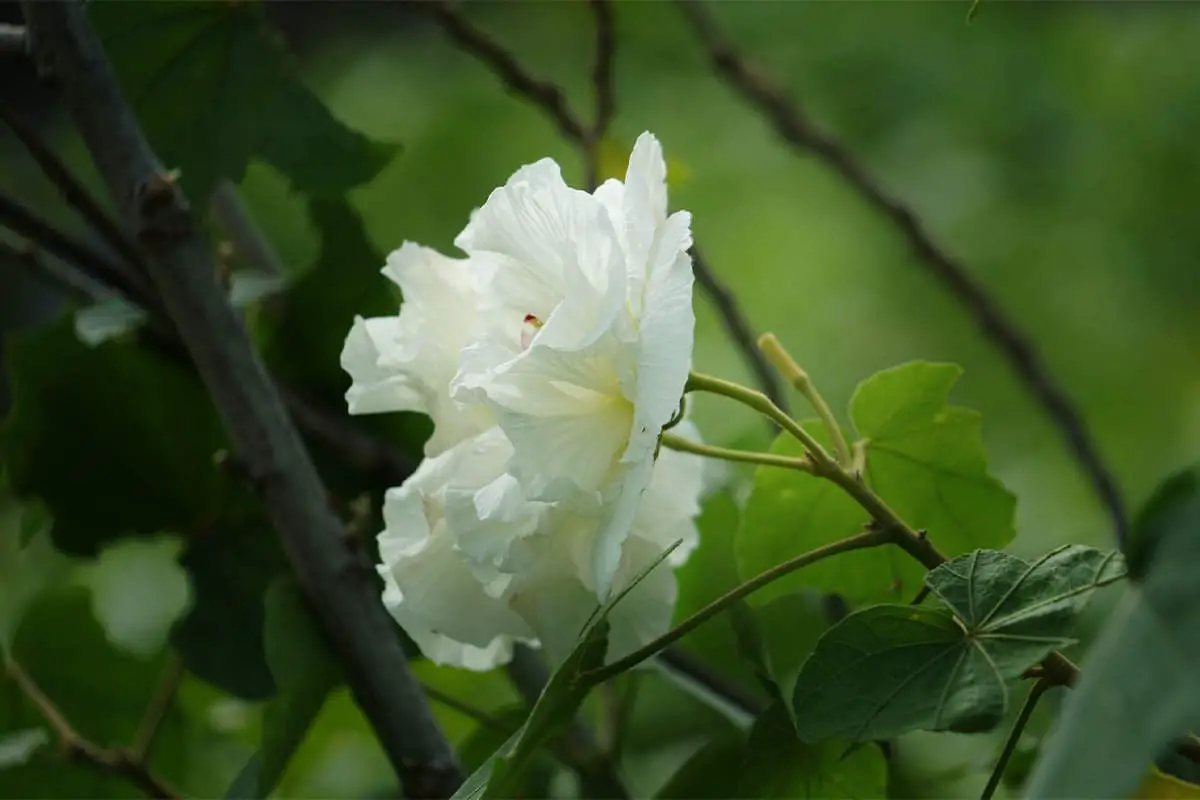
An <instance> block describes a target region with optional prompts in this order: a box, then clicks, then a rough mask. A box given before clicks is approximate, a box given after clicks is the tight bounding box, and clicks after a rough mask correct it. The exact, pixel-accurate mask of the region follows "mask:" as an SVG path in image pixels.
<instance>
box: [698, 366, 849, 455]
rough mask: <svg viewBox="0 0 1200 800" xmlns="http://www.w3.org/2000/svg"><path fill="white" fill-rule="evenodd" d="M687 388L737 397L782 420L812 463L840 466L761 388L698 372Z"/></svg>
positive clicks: (780, 423) (735, 398)
mask: <svg viewBox="0 0 1200 800" xmlns="http://www.w3.org/2000/svg"><path fill="white" fill-rule="evenodd" d="M684 391H686V392H708V393H709V394H719V395H721V396H723V397H728V398H730V399H731V400H736V401H738V402H739V403H741V404H742V405H745V406H748V407H750V408H752V409H754V410H755V411H757V412H758V413H760V414H763V415H765V416H767V417H770V418H771V419H772V420H774V421H775V422H777V423H779V426H780V427H782V428H783V429H784V430H785V431H787V432H788V433H790V434H791V435H792V436H795V437H796V438H797V439H799V440H800V442H801V444H803V445H804V447H805V448H806V449H807V450H808V453H809V457H810V458H811V459H812V461H813V464H814V465H815V466H817V467H819V468H820V469H821V470H828V469H830V468H836V467H837V462H836V461H834V460H833V458H832V457H831V456H830V455H829V453H828V452H826V450H825V448H824V447H822V446H821V443H820V442H818V441H817V440H816V439H814V438H813V436H812V434H810V433H809V432H808V431H806V430H804V428H802V427H800V423H798V422H796V420H794V419H792V418H791V417H789V416H788V415H787V414H786V413H784V411H783V409H781V408H780V407H779V406H777V405H775V404H774V403H772V402H771V399H770V398H769V397H767V396H766V395H765V394H763V393H762V392H759V391H755V390H754V389H749V388H747V387H745V386H741V385H739V384H736V383H733V382H732V381H726V380H721V379H720V378H714V377H713V376H711V375H702V374H700V373H698V372H692V373H689V374H688V380H687V387H686V388H685V390H684Z"/></svg>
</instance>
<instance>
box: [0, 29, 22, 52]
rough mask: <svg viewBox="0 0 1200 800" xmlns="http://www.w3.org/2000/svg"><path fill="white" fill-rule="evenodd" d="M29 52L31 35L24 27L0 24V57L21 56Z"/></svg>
mask: <svg viewBox="0 0 1200 800" xmlns="http://www.w3.org/2000/svg"><path fill="white" fill-rule="evenodd" d="M28 52H29V35H28V33H27V32H26V31H25V27H24V26H23V25H11V24H9V23H7V22H0V56H10V55H20V56H23V55H25V54H27V53H28Z"/></svg>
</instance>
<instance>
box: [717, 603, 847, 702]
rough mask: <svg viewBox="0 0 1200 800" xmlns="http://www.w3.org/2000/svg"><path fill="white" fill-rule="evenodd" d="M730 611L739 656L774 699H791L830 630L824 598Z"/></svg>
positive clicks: (745, 606)
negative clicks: (804, 669)
mask: <svg viewBox="0 0 1200 800" xmlns="http://www.w3.org/2000/svg"><path fill="white" fill-rule="evenodd" d="M730 611H731V612H732V613H731V615H730V619H731V620H732V622H733V627H734V631H735V632H736V634H737V640H738V652H739V653H740V654H741V655H742V657H743V658H744V659H746V661H747V663H748V664H749V665H750V666H751V668H752V669H753V670H754V672H755V675H756V676H757V677H758V679H759V681H760V682H761V683H763V684H764V686H765V687H766V688H767V691H768V694H770V696H771V697H772V698H774V699H779V700H784V699H785V698H788V697H791V696H792V692H793V691H794V689H795V685H796V678H797V677H798V675H799V673H800V667H801V665H802V664H803V663H804V661H805V659H806V658H808V656H809V654H811V653H812V651H813V648H814V647H816V644H817V641H818V640H819V639H820V638H821V634H822V633H824V632H825V630H826V629H827V628H828V627H829V621H828V619H827V616H826V614H825V612H824V609H823V608H822V605H821V599H820V597H818V596H817V595H816V594H815V593H810V592H805V593H797V594H790V595H786V596H784V597H778V598H776V599H774V600H772V601H771V602H769V603H767V604H766V605H764V606H760V607H758V608H751V607H750V606H749V605H747V604H745V603H738V604H735V605H734V606H733V607H732V608H731V609H730Z"/></svg>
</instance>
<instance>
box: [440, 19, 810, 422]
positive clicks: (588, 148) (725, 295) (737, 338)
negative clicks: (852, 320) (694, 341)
mask: <svg viewBox="0 0 1200 800" xmlns="http://www.w3.org/2000/svg"><path fill="white" fill-rule="evenodd" d="M602 5H607V4H602ZM430 7H431V8H432V9H433V10H434V16H435V17H436V19H437V21H438V22H439V23H440V24H441V26H442V29H443V30H444V31H445V32H446V34H447V35H448V36H449V37H450V39H451V40H452V41H453V42H454V43H455V44H457V45H458V46H459V47H460V48H461V49H462V50H463V51H464V52H466V53H468V54H469V55H472V56H474V57H475V58H476V59H477V60H478V61H480V62H481V63H483V64H484V65H485V66H486V67H487V68H488V69H490V70H491V71H492V72H493V73H495V75H496V76H497V77H498V78H499V79H500V80H501V82H502V83H503V84H504V86H505V88H506V89H507V90H508V92H509V93H510V94H512V95H514V96H516V97H518V98H523V99H525V100H526V101H528V102H529V103H531V104H532V105H533V106H535V107H536V108H539V109H541V110H542V111H543V112H544V113H545V114H546V115H547V116H549V117H550V119H551V120H552V121H553V122H554V123H555V125H557V126H558V128H559V130H560V131H562V133H563V135H564V136H566V137H567V139H569V140H570V141H572V142H574V143H575V144H576V146H578V147H579V148H581V152H582V153H583V157H584V160H585V163H586V162H587V161H588V160H589V159H591V158H592V137H591V135H590V134H589V130H588V127H587V126H586V125H584V124H583V123H581V122H580V121H579V120H578V118H576V117H575V115H574V114H573V113H572V112H571V108H570V106H569V105H568V104H567V100H566V95H565V94H564V93H563V91H562V89H560V88H559V87H558V86H556V85H554V84H552V83H549V82H547V81H544V80H541V79H540V78H537V77H535V76H534V75H533V74H531V73H530V72H529V71H528V70H526V69H525V68H524V67H523V66H522V65H521V63H520V62H519V61H518V60H517V58H516V56H515V55H513V54H512V53H510V52H509V51H508V50H506V49H505V48H504V46H503V45H501V44H500V43H499V42H497V41H496V40H494V39H492V38H491V37H490V36H488V35H487V33H485V32H484V31H483V30H481V29H479V28H477V27H476V26H474V25H472V24H471V23H470V22H469V21H468V20H467V19H466V17H464V16H463V15H462V12H461V11H460V9H459V8H458V5H457V4H456V3H454V2H451V0H435V2H433V3H431V4H430ZM610 10H611V9H610ZM598 13H602V12H598ZM598 21H599V18H598ZM608 23H609V24H610V23H611V20H610V19H609V20H608ZM606 35H607V34H606ZM600 39H601V35H600V34H598V35H597V65H596V70H595V72H594V73H593V76H592V77H593V82H596V81H598V80H602V81H603V82H604V86H605V87H610V84H611V79H612V78H611V72H610V70H611V65H602V64H601V63H600V62H601V60H606V59H602V58H601V57H604V56H606V57H607V59H608V60H610V59H611V57H612V54H613V49H612V48H604V47H602V46H601V45H602V42H601V41H600ZM597 86H598V88H599V85H597ZM603 91H604V92H609V91H611V88H605V89H604V90H603ZM603 102H606V103H611V102H612V101H611V98H610V99H608V100H605V101H603ZM600 108H601V100H600V99H599V97H597V111H598V112H599V110H600ZM613 108H615V106H612V107H607V110H608V112H609V113H612V109H613ZM600 121H603V122H604V124H605V126H606V127H607V125H608V120H607V119H605V118H604V117H601V116H600V115H599V113H598V115H597V123H598V124H599V122H600ZM597 146H599V145H597ZM692 270H693V272H694V273H695V275H696V282H697V283H698V284H700V288H701V289H702V290H703V291H704V292H705V293H706V294H707V295H708V297H709V299H710V300H711V301H712V303H713V305H714V307H715V308H716V310H717V314H718V315H719V316H720V318H721V323H722V325H723V326H724V327H725V330H726V331H727V332H728V333H729V335H730V338H732V339H733V341H734V343H735V344H736V345H737V347H738V350H739V351H740V353H741V356H742V358H743V359H744V360H745V362H746V364H747V365H748V366H749V367H750V370H751V372H753V374H754V376H755V379H756V380H757V381H758V382H759V386H760V388H761V389H762V390H763V392H764V393H766V395H767V396H768V397H770V398H771V399H772V400H773V401H774V402H775V404H776V405H778V406H779V407H780V408H782V409H784V410H786V409H787V407H788V398H787V395H786V394H785V393H784V392H783V391H782V387H781V386H780V383H779V381H778V379H777V378H776V377H775V374H774V373H773V372H772V371H771V368H770V367H769V366H768V365H767V363H766V361H765V360H764V359H763V357H762V354H761V353H759V352H758V348H757V347H755V346H754V340H755V337H754V334H753V333H752V330H753V329H752V328H751V326H750V322H749V320H748V319H747V318H746V315H745V314H744V313H743V312H742V310H741V307H740V306H739V304H738V302H737V300H736V298H735V297H734V296H733V293H732V292H731V291H730V290H729V288H728V287H726V286H725V284H724V283H723V282H722V281H721V279H720V278H718V277H717V275H716V273H714V272H713V271H712V269H711V268H710V267H709V265H708V263H707V262H706V261H705V260H704V259H703V258H701V257H699V248H698V247H696V246H693V247H692ZM772 430H773V429H772Z"/></svg>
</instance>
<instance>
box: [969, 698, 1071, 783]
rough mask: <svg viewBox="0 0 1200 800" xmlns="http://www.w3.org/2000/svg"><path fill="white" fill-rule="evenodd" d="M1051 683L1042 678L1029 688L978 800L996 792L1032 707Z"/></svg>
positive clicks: (1031, 714) (1030, 714)
mask: <svg viewBox="0 0 1200 800" xmlns="http://www.w3.org/2000/svg"><path fill="white" fill-rule="evenodd" d="M1053 685H1054V684H1053V683H1051V682H1050V681H1048V680H1046V679H1045V678H1043V679H1041V680H1039V681H1038V682H1037V683H1035V684H1034V685H1033V688H1031V689H1030V690H1029V696H1028V697H1026V698H1025V705H1023V706H1021V713H1019V714H1018V715H1017V721H1016V722H1014V723H1013V726H1012V730H1011V731H1009V732H1008V739H1007V741H1005V742H1004V749H1003V750H1001V751H1000V760H999V761H997V762H996V766H995V768H994V769H993V770H992V776H991V777H990V778H988V782H987V786H985V787H984V788H983V794H982V795H980V796H979V800H991V797H992V795H994V794H995V793H996V788H997V787H998V786H999V785H1000V779H1001V778H1003V777H1004V768H1005V767H1007V766H1008V761H1009V759H1011V758H1012V754H1013V752H1014V751H1015V750H1016V749H1017V742H1018V741H1020V739H1021V732H1022V731H1024V730H1025V726H1026V725H1027V724H1028V723H1029V718H1030V717H1031V716H1033V709H1034V708H1035V707H1036V706H1037V703H1038V700H1041V699H1042V695H1043V694H1045V693H1046V690H1047V689H1049V688H1051V687H1052V686H1053Z"/></svg>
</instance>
